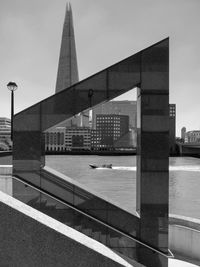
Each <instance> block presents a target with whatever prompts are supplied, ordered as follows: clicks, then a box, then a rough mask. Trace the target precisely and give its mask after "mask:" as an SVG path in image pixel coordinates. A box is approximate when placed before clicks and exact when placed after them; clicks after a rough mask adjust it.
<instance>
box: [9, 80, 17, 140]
mask: <svg viewBox="0 0 200 267" xmlns="http://www.w3.org/2000/svg"><path fill="white" fill-rule="evenodd" d="M7 88H8V90H10V91H11V141H13V116H14V91H16V90H17V84H16V83H15V82H9V83H8V84H7Z"/></svg>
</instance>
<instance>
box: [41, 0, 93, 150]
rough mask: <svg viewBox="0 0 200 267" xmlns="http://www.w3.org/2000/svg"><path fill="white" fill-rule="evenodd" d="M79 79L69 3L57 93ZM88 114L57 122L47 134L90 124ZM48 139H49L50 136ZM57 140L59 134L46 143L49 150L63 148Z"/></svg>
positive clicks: (64, 27) (62, 42) (63, 35)
mask: <svg viewBox="0 0 200 267" xmlns="http://www.w3.org/2000/svg"><path fill="white" fill-rule="evenodd" d="M78 81H79V76H78V63H77V55H76V44H75V35H74V25H73V15H72V8H71V5H70V3H67V6H66V12H65V19H64V24H63V32H62V40H61V47H60V56H59V62H58V72H57V80H56V88H55V93H58V92H60V91H62V90H64V89H66V88H67V87H70V86H71V85H72V84H75V83H77V82H78ZM86 115H87V114H86ZM86 115H85V114H84V113H81V114H78V115H76V116H74V117H73V118H71V119H70V120H64V121H63V122H61V123H59V124H57V125H56V126H54V127H51V128H49V129H48V130H47V131H46V132H45V136H46V137H51V136H52V135H54V136H57V135H59V132H57V131H58V128H63V127H64V128H66V127H81V126H88V125H89V118H88V116H86ZM47 132H48V133H49V135H46V133H47ZM46 140H48V138H47V139H46ZM49 140H51V139H49ZM56 140H57V141H58V140H59V137H58V136H57V137H55V138H54V145H53V144H49V143H48V144H46V151H48V150H49V149H50V150H51V151H52V150H53V151H60V149H61V150H63V147H60V143H59V144H55V142H56Z"/></svg>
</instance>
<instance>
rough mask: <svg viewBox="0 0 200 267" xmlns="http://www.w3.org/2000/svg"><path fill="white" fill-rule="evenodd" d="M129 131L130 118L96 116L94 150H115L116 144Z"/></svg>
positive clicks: (93, 139)
mask: <svg viewBox="0 0 200 267" xmlns="http://www.w3.org/2000/svg"><path fill="white" fill-rule="evenodd" d="M128 131H129V116H127V115H116V114H96V130H93V131H92V133H93V135H92V142H91V146H92V150H98V151H104V150H105V151H107V150H108V151H109V150H114V144H115V142H116V141H117V140H119V138H120V137H122V136H123V135H125V134H126V133H127V132H128Z"/></svg>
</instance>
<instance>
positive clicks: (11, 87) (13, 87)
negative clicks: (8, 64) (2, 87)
mask: <svg viewBox="0 0 200 267" xmlns="http://www.w3.org/2000/svg"><path fill="white" fill-rule="evenodd" d="M17 87H18V86H17V84H16V83H15V82H9V83H8V84H7V88H8V90H10V91H15V90H17Z"/></svg>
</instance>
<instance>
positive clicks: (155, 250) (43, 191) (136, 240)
mask: <svg viewBox="0 0 200 267" xmlns="http://www.w3.org/2000/svg"><path fill="white" fill-rule="evenodd" d="M12 178H13V179H15V180H18V181H20V182H22V183H23V184H26V185H27V186H30V187H32V188H33V189H35V190H37V191H39V192H40V193H42V194H45V195H47V196H49V197H51V198H53V199H55V200H56V201H58V202H60V203H62V204H64V205H66V206H68V207H70V208H71V209H73V210H75V211H77V212H78V213H81V214H83V215H84V216H86V217H88V218H90V219H92V220H94V221H96V222H98V223H99V224H101V225H104V226H106V227H108V228H109V229H112V230H113V231H115V232H118V233H119V234H121V235H123V236H126V237H128V238H130V239H132V240H133V241H135V242H137V243H139V244H141V245H143V246H145V247H147V248H149V249H150V250H153V251H154V252H157V253H159V254H160V255H162V256H164V257H166V258H173V257H174V256H173V254H172V252H171V251H170V250H169V249H168V252H169V254H170V255H167V254H165V253H163V252H162V251H160V250H158V249H156V248H153V247H151V246H149V245H147V244H145V243H143V242H142V241H140V240H138V239H137V238H134V237H133V236H131V235H129V234H127V233H124V232H122V231H120V230H118V229H117V228H115V227H113V226H111V225H109V224H107V223H105V222H102V221H100V220H99V219H97V218H95V217H93V216H91V215H89V214H87V213H85V212H84V211H82V210H80V209H78V208H76V207H74V206H73V205H71V204H69V203H67V202H66V201H63V200H61V199H59V198H58V197H57V196H54V195H53V194H52V193H49V192H47V191H46V190H44V189H41V188H39V187H38V186H36V185H33V184H32V183H29V182H27V181H25V180H24V179H22V178H21V177H20V178H19V177H16V176H12Z"/></svg>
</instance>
